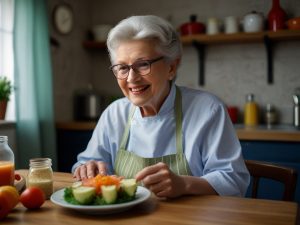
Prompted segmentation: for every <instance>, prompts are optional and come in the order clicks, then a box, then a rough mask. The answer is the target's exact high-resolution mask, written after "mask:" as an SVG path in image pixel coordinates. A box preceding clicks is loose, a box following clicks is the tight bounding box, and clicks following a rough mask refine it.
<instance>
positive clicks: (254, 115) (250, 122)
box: [244, 94, 258, 126]
mask: <svg viewBox="0 0 300 225" xmlns="http://www.w3.org/2000/svg"><path fill="white" fill-rule="evenodd" d="M244 124H245V125H246V126H255V125H258V105H257V104H256V102H255V101H254V94H248V95H247V96H246V104H245V111H244Z"/></svg>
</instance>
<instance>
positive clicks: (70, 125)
mask: <svg viewBox="0 0 300 225" xmlns="http://www.w3.org/2000/svg"><path fill="white" fill-rule="evenodd" d="M95 126H96V122H75V121H70V122H57V123H56V128H57V129H62V130H72V131H85V130H86V131H91V130H93V129H94V128H95ZM235 128H236V132H237V135H238V138H239V139H240V140H242V141H244V140H246V141H247V140H248V141H288V142H300V129H299V128H298V129H297V128H295V127H294V126H292V125H274V126H272V127H268V126H266V125H259V126H255V127H246V126H244V125H243V124H236V125H235Z"/></svg>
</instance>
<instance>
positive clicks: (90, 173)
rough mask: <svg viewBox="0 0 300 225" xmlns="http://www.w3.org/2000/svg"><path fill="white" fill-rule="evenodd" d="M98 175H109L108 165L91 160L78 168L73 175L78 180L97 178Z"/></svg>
mask: <svg viewBox="0 0 300 225" xmlns="http://www.w3.org/2000/svg"><path fill="white" fill-rule="evenodd" d="M97 174H101V175H107V165H106V163H105V162H99V161H95V160H90V161H88V162H86V163H85V164H82V165H80V166H78V167H77V168H76V169H75V171H74V174H73V177H74V178H75V179H76V180H78V181H79V180H82V179H84V178H91V177H95V176H96V175H97Z"/></svg>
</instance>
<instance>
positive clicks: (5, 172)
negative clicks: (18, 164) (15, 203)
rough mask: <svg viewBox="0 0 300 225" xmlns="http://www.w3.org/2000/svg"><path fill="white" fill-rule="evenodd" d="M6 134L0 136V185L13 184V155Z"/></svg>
mask: <svg viewBox="0 0 300 225" xmlns="http://www.w3.org/2000/svg"><path fill="white" fill-rule="evenodd" d="M7 141H8V138H7V136H0V186H3V185H14V180H15V157H14V153H13V151H12V150H11V148H10V147H9V145H8V143H7Z"/></svg>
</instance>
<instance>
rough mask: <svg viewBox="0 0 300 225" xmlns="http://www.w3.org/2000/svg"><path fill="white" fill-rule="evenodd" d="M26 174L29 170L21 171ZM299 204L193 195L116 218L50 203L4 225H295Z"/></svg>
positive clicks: (60, 176)
mask: <svg viewBox="0 0 300 225" xmlns="http://www.w3.org/2000/svg"><path fill="white" fill-rule="evenodd" d="M18 172H19V173H21V174H22V175H25V174H26V173H27V171H26V170H21V171H18ZM72 182H73V179H72V175H71V174H68V173H58V172H55V173H54V188H55V190H59V189H61V188H64V187H67V186H70V185H71V183H72ZM296 215H297V204H296V203H292V202H282V201H270V200H258V199H247V198H236V197H220V196H189V197H181V198H178V199H174V200H168V201H160V200H158V199H156V198H155V197H154V196H153V197H151V198H150V199H149V200H147V201H146V202H144V203H141V204H140V205H137V206H135V207H133V208H131V209H129V210H127V211H125V212H122V213H118V214H112V215H85V214H81V213H79V212H77V211H73V210H70V209H64V208H62V207H60V206H57V205H55V204H53V203H52V202H51V201H49V200H48V201H46V202H45V203H44V205H43V206H42V208H40V209H39V210H35V211H30V210H26V209H25V208H24V207H23V206H22V205H21V204H18V205H17V207H16V208H15V209H14V210H13V212H11V213H10V214H9V215H8V217H7V218H6V219H5V220H3V221H1V224H33V225H34V224H36V225H53V224H55V225H59V224H63V225H68V224H77V225H93V224H97V225H101V224H122V225H127V224H129V225H135V224H138V225H143V224H158V225H160V224H189V225H193V224H209V225H213V224H230V225H234V224H243V225H247V224H249V225H253V224H264V225H268V224H272V225H277V224H278V225H279V224H284V225H288V224H295V223H296Z"/></svg>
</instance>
